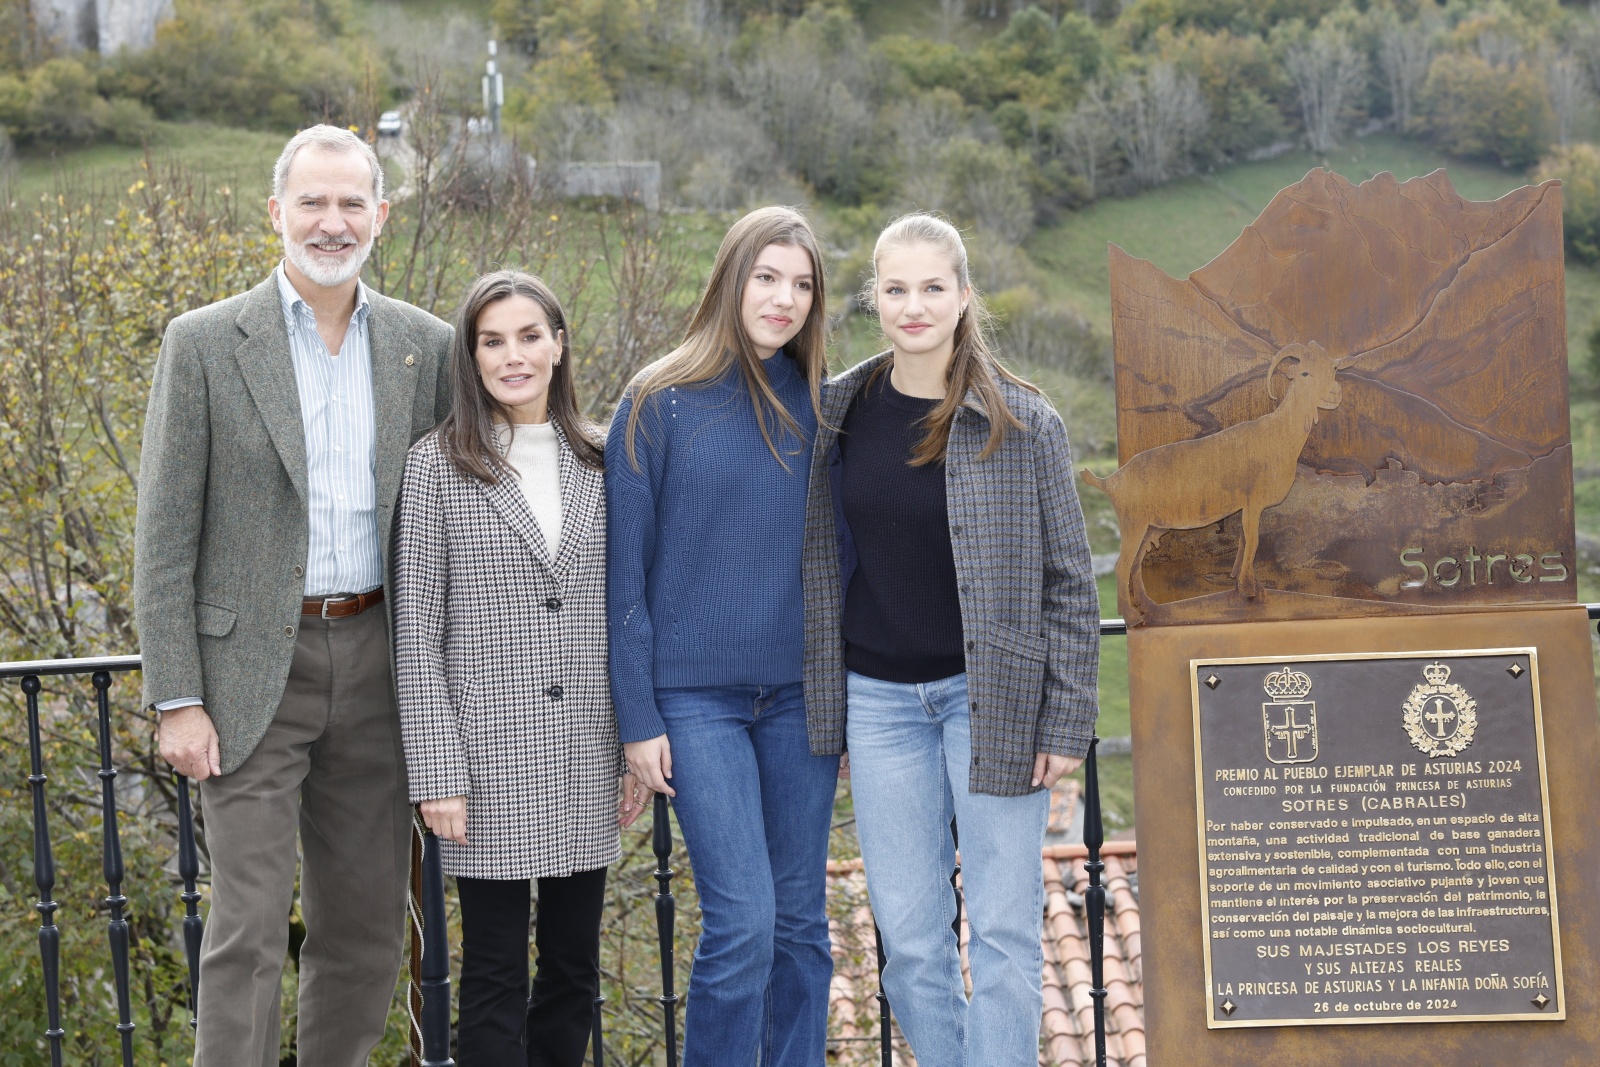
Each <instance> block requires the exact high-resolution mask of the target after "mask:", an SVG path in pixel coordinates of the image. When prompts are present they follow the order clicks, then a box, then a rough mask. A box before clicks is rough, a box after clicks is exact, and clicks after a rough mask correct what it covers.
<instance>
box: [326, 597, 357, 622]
mask: <svg viewBox="0 0 1600 1067" xmlns="http://www.w3.org/2000/svg"><path fill="white" fill-rule="evenodd" d="M355 599H357V598H356V597H354V596H351V595H350V594H348V593H346V594H345V595H344V596H325V597H323V598H322V618H323V619H324V620H326V619H327V618H328V605H329V604H343V603H344V602H345V601H347V600H355Z"/></svg>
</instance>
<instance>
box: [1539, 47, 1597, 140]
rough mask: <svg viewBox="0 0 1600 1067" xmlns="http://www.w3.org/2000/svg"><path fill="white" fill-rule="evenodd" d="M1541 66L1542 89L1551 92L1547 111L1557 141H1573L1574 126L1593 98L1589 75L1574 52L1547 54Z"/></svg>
mask: <svg viewBox="0 0 1600 1067" xmlns="http://www.w3.org/2000/svg"><path fill="white" fill-rule="evenodd" d="M1543 67H1544V85H1545V91H1546V92H1547V93H1548V94H1549V95H1550V111H1551V114H1552V115H1553V116H1554V118H1555V137H1556V144H1558V145H1567V144H1570V143H1571V142H1572V131H1573V128H1574V127H1575V126H1576V125H1577V124H1578V122H1579V120H1580V119H1581V118H1582V117H1583V114H1584V112H1585V111H1587V110H1588V109H1589V107H1590V105H1591V104H1592V103H1593V102H1594V92H1593V90H1591V89H1590V87H1589V75H1588V73H1587V72H1586V71H1585V70H1584V69H1583V65H1582V64H1581V63H1580V62H1579V61H1578V60H1577V59H1576V58H1574V57H1573V56H1570V55H1554V56H1546V57H1545V62H1544V63H1543Z"/></svg>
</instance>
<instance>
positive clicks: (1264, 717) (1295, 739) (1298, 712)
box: [1261, 667, 1317, 763]
mask: <svg viewBox="0 0 1600 1067" xmlns="http://www.w3.org/2000/svg"><path fill="white" fill-rule="evenodd" d="M1261 688H1263V689H1265V690H1266V691H1267V696H1269V697H1271V698H1272V699H1271V700H1270V701H1268V702H1266V703H1264V704H1262V705H1261V725H1262V728H1263V729H1264V730H1265V731H1266V740H1267V759H1269V760H1271V761H1272V762H1273V763H1311V762H1313V761H1314V760H1315V759H1316V758H1317V702H1316V701H1314V700H1307V699H1306V696H1307V695H1308V694H1309V693H1310V692H1311V676H1310V675H1308V674H1304V673H1302V672H1301V671H1297V670H1295V669H1293V668H1292V667H1285V668H1283V669H1282V670H1280V671H1274V672H1273V673H1271V674H1269V675H1267V676H1266V677H1265V678H1263V679H1262V681H1261Z"/></svg>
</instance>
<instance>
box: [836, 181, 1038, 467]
mask: <svg viewBox="0 0 1600 1067" xmlns="http://www.w3.org/2000/svg"><path fill="white" fill-rule="evenodd" d="M920 244H925V245H929V246H931V247H933V248H935V249H937V250H938V251H940V252H942V253H944V254H945V255H946V256H947V257H949V260H950V266H951V269H953V270H954V271H955V275H956V287H957V288H958V289H970V298H969V299H968V301H967V309H966V311H965V312H963V313H962V315H961V317H960V318H959V319H957V320H956V333H955V338H954V344H955V352H954V354H953V355H952V356H951V357H950V367H949V369H948V370H947V371H946V373H945V391H944V399H942V400H940V401H939V403H938V405H937V406H935V407H934V409H933V410H932V411H930V412H928V414H927V415H926V416H925V417H924V418H923V419H922V420H921V421H922V425H923V426H924V427H925V428H926V429H927V431H928V432H927V434H925V435H924V436H923V438H922V440H921V441H918V442H917V445H916V447H915V448H913V449H912V450H911V465H912V466H913V467H921V466H923V465H925V464H928V463H942V462H943V461H944V456H945V449H946V448H947V446H948V445H949V443H950V427H951V425H952V424H953V423H954V422H955V418H956V412H957V411H958V410H960V408H961V404H962V402H963V401H965V400H966V398H967V393H968V392H971V393H973V394H974V395H976V396H977V398H978V401H979V403H980V404H982V405H983V410H984V414H985V415H987V416H988V418H989V440H988V441H986V442H985V443H984V446H983V451H982V452H980V453H978V458H979V459H988V458H989V457H990V456H992V455H993V454H994V452H995V450H996V449H998V448H999V447H1000V446H1001V445H1002V444H1003V443H1004V442H1005V439H1006V432H1007V431H1008V430H1013V429H1015V430H1020V429H1022V428H1023V425H1022V422H1021V421H1020V420H1018V418H1017V417H1016V415H1014V414H1012V412H1011V408H1010V407H1009V406H1007V404H1006V399H1005V396H1004V395H1002V393H1001V392H1000V381H1001V379H1005V380H1006V381H1009V382H1012V383H1014V384H1016V385H1019V386H1021V387H1022V388H1024V389H1027V390H1029V391H1030V392H1034V393H1037V392H1038V391H1039V389H1038V387H1037V386H1035V385H1034V384H1033V383H1031V382H1029V381H1027V380H1026V379H1024V378H1022V377H1021V376H1019V375H1018V374H1016V373H1015V372H1013V371H1012V370H1010V369H1009V368H1008V367H1006V365H1005V364H1003V363H1001V362H1000V360H999V359H998V358H997V357H996V356H995V354H994V349H993V348H992V347H991V346H990V343H989V326H990V316H989V311H988V309H987V308H986V307H984V304H983V298H982V297H981V296H980V295H979V294H978V291H977V290H976V289H973V288H971V287H972V277H971V273H970V271H969V270H968V268H967V246H966V245H965V244H964V243H963V242H962V240H961V231H960V230H957V229H956V228H955V227H954V226H952V225H951V224H950V223H949V222H946V221H945V220H944V219H941V218H939V217H938V216H937V215H929V214H926V213H924V212H916V213H913V214H910V215H901V216H900V217H899V218H897V219H895V220H894V221H893V222H891V223H889V225H888V226H886V227H884V230H883V232H882V233H880V234H879V235H878V242H877V244H875V245H873V246H872V280H871V281H869V282H868V283H867V288H866V289H865V290H864V291H863V293H862V303H864V304H866V305H867V306H868V307H873V308H876V306H877V301H876V295H877V291H878V262H879V260H881V259H882V258H883V255H884V253H886V252H888V251H889V250H891V249H895V248H905V247H906V246H908V245H920ZM893 362H894V361H893V359H888V360H885V361H884V362H883V363H882V364H880V365H879V367H878V368H877V370H875V371H874V372H873V374H872V378H870V379H869V380H868V384H869V385H870V384H871V382H872V381H874V380H876V379H877V377H878V375H880V374H882V373H884V372H885V371H887V370H888V369H889V367H890V366H891V365H892V364H893Z"/></svg>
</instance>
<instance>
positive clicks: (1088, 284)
mask: <svg viewBox="0 0 1600 1067" xmlns="http://www.w3.org/2000/svg"><path fill="white" fill-rule="evenodd" d="M1313 167H1327V168H1329V169H1330V170H1333V171H1335V172H1336V173H1338V174H1341V175H1343V176H1344V177H1346V178H1348V179H1350V180H1351V181H1353V182H1362V181H1365V180H1367V179H1368V178H1371V177H1373V176H1374V175H1376V174H1380V173H1382V172H1383V171H1388V172H1390V173H1391V174H1393V175H1394V176H1395V177H1396V178H1399V179H1400V180H1401V181H1405V180H1406V179H1408V178H1415V177H1417V176H1419V175H1423V174H1429V173H1431V172H1432V171H1434V170H1437V169H1439V168H1440V167H1443V168H1444V169H1445V170H1446V172H1447V173H1448V174H1449V175H1450V181H1451V183H1452V184H1453V185H1454V186H1455V187H1456V191H1457V192H1459V193H1461V194H1462V195H1463V196H1467V197H1470V198H1472V199H1474V200H1493V199H1496V198H1498V197H1501V196H1504V195H1505V194H1506V193H1508V192H1510V191H1511V190H1513V189H1516V188H1518V187H1520V186H1523V185H1526V184H1527V183H1528V179H1527V176H1526V175H1524V174H1523V173H1521V172H1520V171H1511V170H1506V169H1504V168H1502V167H1495V166H1490V165H1487V164H1483V163H1466V162H1462V161H1460V160H1453V159H1449V158H1447V157H1445V156H1442V155H1440V154H1438V153H1437V152H1434V151H1431V150H1429V149H1428V148H1427V147H1426V146H1422V145H1418V144H1416V143H1414V142H1411V141H1406V140H1402V139H1400V138H1398V137H1395V136H1392V135H1390V134H1374V135H1373V136H1371V137H1366V138H1362V139H1360V140H1352V141H1351V142H1350V143H1349V144H1347V145H1346V146H1344V147H1343V148H1341V149H1339V150H1337V151H1335V152H1330V153H1327V154H1326V155H1318V154H1315V153H1312V152H1309V151H1296V152H1289V153H1286V154H1284V155H1281V156H1279V157H1278V158H1277V159H1273V160H1266V161H1263V162H1259V163H1241V164H1238V165H1237V166H1233V167H1228V168H1226V169H1224V170H1221V171H1218V172H1217V173H1216V174H1209V175H1197V176H1195V177H1191V178H1186V179H1184V180H1182V181H1177V182H1173V183H1172V184H1171V185H1167V186H1164V187H1162V188H1159V189H1155V190H1152V191H1150V192H1147V193H1144V194H1142V195H1140V196H1136V197H1131V198H1128V199H1125V200H1102V201H1099V202H1097V203H1095V204H1091V205H1090V206H1089V207H1087V208H1086V209H1084V210H1083V211H1080V212H1077V213H1075V214H1071V215H1067V216H1064V217H1063V218H1062V220H1061V221H1060V222H1059V223H1058V224H1057V225H1055V226H1052V227H1050V228H1048V229H1043V230H1040V231H1038V232H1037V233H1035V234H1034V236H1033V238H1032V239H1031V240H1030V241H1029V242H1028V245H1027V248H1028V252H1029V253H1030V254H1031V255H1032V257H1033V260H1034V262H1035V263H1037V264H1038V265H1039V266H1040V267H1042V268H1044V272H1045V284H1046V285H1047V286H1049V287H1051V292H1052V294H1053V295H1056V296H1061V297H1064V298H1066V299H1068V300H1070V301H1071V302H1072V303H1073V304H1074V305H1075V306H1076V307H1077V308H1078V310H1079V312H1081V313H1082V314H1083V315H1085V316H1086V317H1087V318H1088V319H1089V321H1091V322H1093V323H1094V324H1095V325H1096V326H1098V327H1100V328H1101V329H1105V330H1109V329H1110V326H1111V289H1110V282H1109V279H1108V277H1107V274H1106V245H1107V243H1108V242H1111V243H1115V244H1118V245H1120V246H1121V247H1122V248H1123V249H1124V250H1125V251H1127V252H1129V253H1131V254H1132V255H1135V256H1139V257H1141V258H1143V259H1148V260H1150V261H1151V262H1152V263H1154V264H1155V265H1156V266H1158V267H1160V268H1161V269H1163V270H1165V271H1166V272H1167V273H1169V274H1172V275H1174V276H1178V277H1181V276H1183V275H1186V274H1188V273H1189V272H1191V271H1194V270H1197V269H1199V268H1200V267H1203V266H1204V265H1205V264H1206V263H1208V262H1210V261H1211V259H1213V258H1214V257H1215V256H1217V255H1218V254H1220V253H1221V252H1222V250H1223V249H1225V248H1227V247H1228V245H1229V244H1230V243H1231V242H1232V241H1233V240H1234V238H1236V237H1238V236H1239V234H1240V232H1241V231H1242V230H1243V229H1244V227H1245V226H1247V225H1248V224H1249V223H1251V222H1252V221H1254V220H1255V217H1256V216H1257V215H1259V214H1260V213H1261V211H1262V209H1263V208H1265V207H1266V206H1267V204H1268V203H1269V202H1270V201H1271V200H1272V198H1273V196H1274V195H1276V194H1277V192H1278V191H1279V190H1280V189H1282V188H1284V187H1285V186H1288V185H1293V184H1294V183H1295V182H1297V181H1299V180H1300V179H1301V178H1303V177H1305V175H1306V172H1307V171H1309V170H1311V169H1312V168H1313ZM1597 297H1600V273H1596V272H1595V271H1594V270H1593V269H1591V268H1588V267H1584V266H1582V265H1580V264H1573V263H1569V264H1568V265H1567V307H1568V315H1567V336H1568V348H1569V352H1570V353H1571V355H1572V356H1574V357H1577V356H1578V355H1579V354H1580V353H1581V352H1582V349H1583V338H1584V335H1585V334H1586V333H1587V332H1588V329H1589V327H1590V324H1591V323H1592V322H1593V321H1594V317H1595V309H1596V306H1597V305H1596V298H1597Z"/></svg>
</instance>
